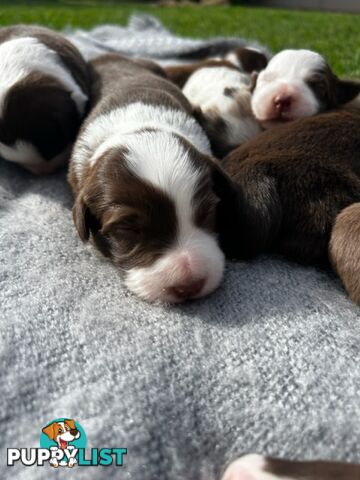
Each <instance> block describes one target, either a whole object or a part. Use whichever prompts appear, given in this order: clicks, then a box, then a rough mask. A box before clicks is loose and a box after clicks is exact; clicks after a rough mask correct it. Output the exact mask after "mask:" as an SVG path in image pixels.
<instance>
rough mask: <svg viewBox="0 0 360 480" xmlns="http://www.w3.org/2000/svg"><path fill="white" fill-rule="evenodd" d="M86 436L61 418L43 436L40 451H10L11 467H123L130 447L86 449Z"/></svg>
mask: <svg viewBox="0 0 360 480" xmlns="http://www.w3.org/2000/svg"><path fill="white" fill-rule="evenodd" d="M86 440H87V439H86V434H85V430H84V429H83V427H82V426H81V425H80V424H79V423H78V422H76V421H75V420H73V419H70V418H57V419H55V420H52V421H51V422H50V423H48V424H47V425H46V426H45V427H44V428H43V429H42V431H41V434H40V448H8V449H7V464H8V466H13V465H14V464H15V463H16V462H20V463H22V464H23V465H25V466H32V465H37V466H43V465H44V464H46V463H48V464H49V465H51V466H52V467H54V468H59V467H66V468H73V467H75V466H76V465H78V466H79V467H83V466H93V467H94V466H98V465H101V466H109V465H113V464H115V465H116V466H119V467H122V466H123V464H124V456H125V455H126V454H127V449H126V448H101V449H98V448H91V449H89V450H87V449H86Z"/></svg>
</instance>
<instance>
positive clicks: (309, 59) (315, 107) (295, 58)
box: [252, 50, 360, 127]
mask: <svg viewBox="0 0 360 480" xmlns="http://www.w3.org/2000/svg"><path fill="white" fill-rule="evenodd" d="M359 93H360V83H359V84H357V83H354V82H348V81H342V80H339V79H338V78H337V77H336V76H335V75H334V73H333V72H332V71H331V69H330V67H329V66H328V64H327V63H326V61H325V59H324V58H323V57H322V56H321V55H319V54H318V53H316V52H312V51H311V50H283V51H282V52H280V53H278V54H277V55H275V56H274V57H273V58H272V59H271V60H270V62H269V64H268V66H267V67H266V69H265V70H263V71H262V72H260V73H259V75H258V78H257V82H256V87H255V89H254V92H253V97H252V109H253V112H254V114H255V117H256V118H257V119H258V120H259V121H261V122H262V123H263V124H264V126H265V127H272V126H274V125H276V124H279V123H282V122H287V121H291V120H296V119H298V118H302V117H308V116H311V115H315V114H317V113H319V112H321V111H325V110H329V109H331V108H334V107H336V106H338V105H340V104H343V103H347V102H349V101H351V100H352V99H353V98H355V97H356V96H357V95H358V94H359Z"/></svg>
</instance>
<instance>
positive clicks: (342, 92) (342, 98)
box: [336, 79, 360, 105]
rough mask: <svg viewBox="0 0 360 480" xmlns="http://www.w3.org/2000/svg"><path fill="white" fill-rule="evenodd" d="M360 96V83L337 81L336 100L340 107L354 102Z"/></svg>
mask: <svg viewBox="0 0 360 480" xmlns="http://www.w3.org/2000/svg"><path fill="white" fill-rule="evenodd" d="M359 94H360V82H354V81H351V80H339V79H338V80H337V84H336V100H337V103H338V105H342V104H344V103H348V102H350V101H351V100H354V98H355V97H357V96H358V95H359Z"/></svg>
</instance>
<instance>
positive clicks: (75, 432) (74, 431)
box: [70, 428, 78, 437]
mask: <svg viewBox="0 0 360 480" xmlns="http://www.w3.org/2000/svg"><path fill="white" fill-rule="evenodd" d="M70 433H71V435H72V436H73V437H75V436H76V435H77V434H78V431H77V430H76V428H74V429H73V430H70Z"/></svg>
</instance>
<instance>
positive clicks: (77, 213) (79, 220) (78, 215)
mask: <svg viewBox="0 0 360 480" xmlns="http://www.w3.org/2000/svg"><path fill="white" fill-rule="evenodd" d="M87 210H88V207H87V205H86V204H85V202H84V199H83V196H82V194H81V193H80V194H79V195H78V196H77V198H76V200H75V203H74V206H73V209H72V214H73V219H74V223H75V226H76V229H77V231H78V234H79V236H80V238H81V240H82V241H83V242H86V241H87V240H89V235H90V226H89V224H88V222H87V218H86V216H87Z"/></svg>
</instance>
